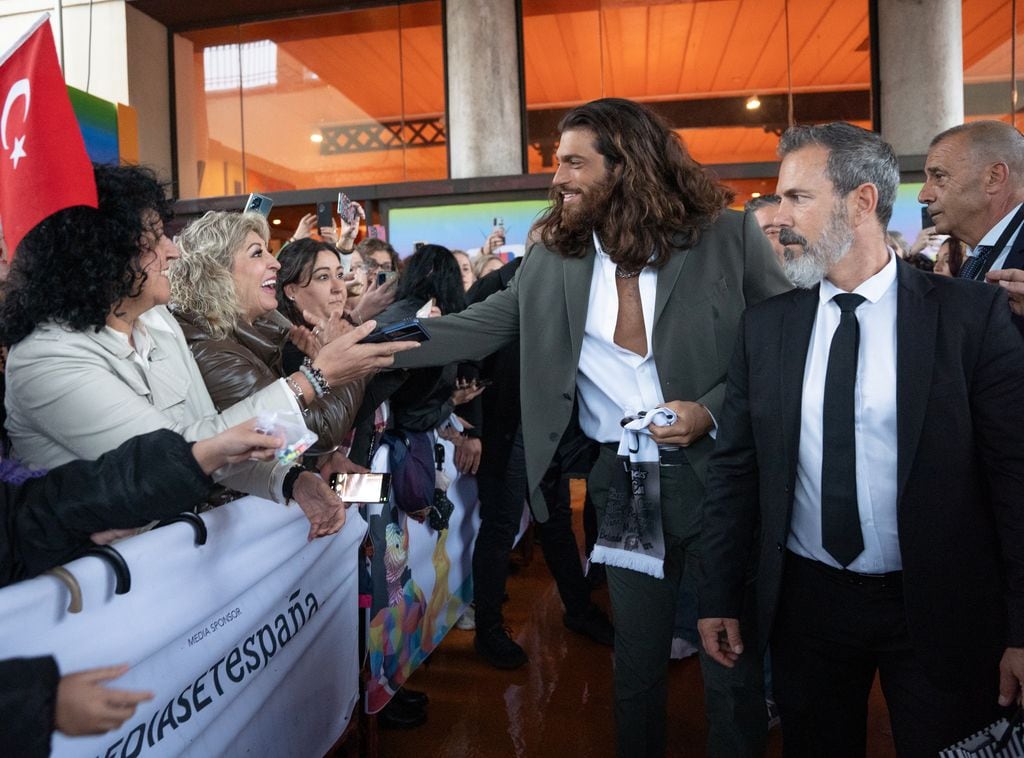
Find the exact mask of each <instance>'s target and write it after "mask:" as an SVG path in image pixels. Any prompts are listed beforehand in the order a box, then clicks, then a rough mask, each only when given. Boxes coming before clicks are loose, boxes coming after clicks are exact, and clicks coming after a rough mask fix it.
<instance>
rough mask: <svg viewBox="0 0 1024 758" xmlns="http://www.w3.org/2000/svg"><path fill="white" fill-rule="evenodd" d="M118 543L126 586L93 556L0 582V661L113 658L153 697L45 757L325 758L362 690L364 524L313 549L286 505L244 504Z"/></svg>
mask: <svg viewBox="0 0 1024 758" xmlns="http://www.w3.org/2000/svg"><path fill="white" fill-rule="evenodd" d="M202 518H203V520H204V521H205V522H206V524H207V527H208V530H209V539H208V541H207V543H206V544H205V545H203V546H198V547H197V546H195V545H194V542H193V537H194V533H193V530H192V527H191V526H189V525H187V524H173V525H171V526H167V527H164V528H162V529H158V530H154V531H151V532H146V533H145V534H141V535H138V536H136V537H133V538H131V539H129V540H125V541H123V542H120V543H118V544H117V545H116V549H117V550H118V551H119V552H120V553H121V554H122V555H123V556H124V558H125V561H126V562H127V564H128V566H129V568H130V569H131V582H132V586H131V591H130V592H128V593H127V594H124V595H115V594H114V576H113V572H112V570H111V569H110V568H109V567H108V565H107V564H106V563H105V562H103V561H101V560H100V559H98V558H94V557H86V558H81V559H79V560H77V561H75V562H73V563H70V564H68V566H67V568H68V569H69V570H70V571H71V573H72V574H74V576H75V577H76V578H77V579H78V582H79V584H80V585H81V587H82V596H83V606H84V607H83V610H82V612H81V613H77V614H71V613H68V612H67V610H66V607H67V604H68V591H67V589H66V588H65V587H64V585H63V584H62V583H61V582H59V581H58V580H57V579H55V578H54V577H51V576H42V577H39V578H36V579H33V580H31V581H27V582H21V583H19V584H15V585H13V586H11V587H8V588H6V589H4V590H2V591H0V658H9V657H22V656H36V655H45V654H52V655H54V656H55V657H56V659H57V662H58V664H59V665H60V670H61V672H62V673H71V672H74V671H80V670H82V669H87V668H94V667H98V666H107V665H112V664H117V663H122V662H127V663H130V664H131V665H132V669H131V670H130V671H129V672H128V673H127V674H125V675H124V676H123V677H121V678H120V679H118V680H117V681H115V682H113V683H112V684H111V686H113V687H116V688H126V689H140V690H150V691H152V692H154V693H155V694H156V697H155V698H154V699H153V700H152V701H150V702H147V703H143V704H142V705H140V706H139V709H138V710H137V711H136V714H135V716H134V717H133V718H131V719H129V720H128V721H126V722H125V723H124V725H123V726H122V728H121V729H120V730H118V731H116V732H110V733H108V734H106V735H102V736H99V737H88V738H86V737H77V738H67V737H64V736H62V735H55V736H54V740H53V754H54V755H55V756H90V757H91V756H125V757H128V756H140V755H144V756H171V755H182V754H184V755H195V756H218V755H246V754H251V755H281V756H317V757H318V756H322V755H324V753H326V752H327V750H328V749H329V748H330V747H331V745H332V744H333V743H334V742H335V741H336V739H337V738H338V737H339V736H340V735H341V733H342V731H343V730H344V729H345V726H346V724H347V723H348V720H349V718H350V717H351V714H352V709H353V707H354V705H355V703H356V701H357V699H358V683H359V670H358V669H359V661H358V610H357V605H358V599H357V594H358V587H357V584H358V582H357V576H356V566H357V554H358V553H357V546H358V545H359V543H360V541H361V540H362V538H363V536H364V534H365V533H366V522H365V521H364V520H363V519H362V518H361V517H360V515H359V513H358V511H357V509H355V508H351V509H349V511H348V519H347V522H346V525H345V528H344V529H343V530H342V531H341V532H340V533H339V534H337V535H334V536H333V537H327V538H322V539H318V540H315V541H313V542H312V543H307V541H306V534H307V532H308V528H309V525H308V523H307V521H306V519H305V517H304V516H303V515H302V512H301V511H300V510H299V509H298V508H297V507H296V506H292V507H290V508H285V507H284V506H281V505H278V504H275V503H271V502H269V501H266V500H260V499H257V498H252V497H247V498H243V499H241V500H237V501H235V502H233V503H229V504H228V505H225V506H222V507H220V508H217V509H215V510H213V511H210V512H208V513H205V514H203V517H202Z"/></svg>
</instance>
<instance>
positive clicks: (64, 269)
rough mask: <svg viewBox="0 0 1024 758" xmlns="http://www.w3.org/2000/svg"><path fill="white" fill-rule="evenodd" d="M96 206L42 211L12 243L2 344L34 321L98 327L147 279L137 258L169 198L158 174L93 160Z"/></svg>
mask: <svg viewBox="0 0 1024 758" xmlns="http://www.w3.org/2000/svg"><path fill="white" fill-rule="evenodd" d="M93 173H94V174H95V177H96V190H97V194H98V199H99V207H97V208H88V207H86V206H74V207H72V208H65V209H64V210H61V211H57V212H56V213H54V214H52V215H50V216H47V217H46V218H45V219H43V220H42V221H41V222H40V223H39V224H38V225H36V226H35V227H33V228H32V230H31V231H29V233H28V234H26V235H25V237H24V239H22V241H21V244H19V245H18V249H17V255H16V256H15V259H14V263H13V264H12V265H11V271H10V275H9V277H8V279H7V281H6V282H5V283H4V285H3V289H2V290H0V293H2V294H0V297H2V303H0V343H2V344H4V345H14V344H17V343H18V342H20V341H21V340H23V339H24V338H25V337H27V336H28V335H29V334H31V333H32V331H33V330H34V329H35V328H36V327H37V326H38V325H40V324H43V323H45V322H48V321H54V322H57V323H59V324H61V325H63V326H65V327H67V328H69V329H73V330H75V331H85V330H86V329H94V330H95V331H99V330H100V329H102V328H103V326H104V325H105V324H106V321H107V315H108V314H109V313H110V311H111V309H112V308H113V307H114V306H115V305H116V304H117V303H120V302H122V301H123V300H127V299H129V298H132V297H137V296H138V295H139V294H140V293H141V292H142V287H143V285H144V284H145V282H146V274H145V273H143V271H142V267H141V266H140V265H139V259H140V257H141V256H142V255H143V253H145V252H147V250H148V246H149V245H151V244H152V243H153V241H154V240H155V236H154V235H155V234H156V231H157V229H156V226H157V225H156V222H155V220H156V219H157V218H159V219H160V221H162V222H166V221H169V220H170V219H171V218H172V216H173V213H172V211H171V202H170V200H168V198H167V195H166V193H165V185H163V184H161V183H160V181H159V180H158V179H157V177H156V174H155V173H153V171H151V170H149V169H148V168H143V167H141V166H109V165H104V164H95V165H93Z"/></svg>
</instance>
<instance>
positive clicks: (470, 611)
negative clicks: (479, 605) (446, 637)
mask: <svg viewBox="0 0 1024 758" xmlns="http://www.w3.org/2000/svg"><path fill="white" fill-rule="evenodd" d="M455 628H456V629H462V630H464V631H467V632H472V631H473V630H474V629H476V610H475V609H474V608H473V605H472V604H470V605H467V606H466V610H465V611H464V612H463V614H462V615H461V616H459V620H458V621H456V622H455Z"/></svg>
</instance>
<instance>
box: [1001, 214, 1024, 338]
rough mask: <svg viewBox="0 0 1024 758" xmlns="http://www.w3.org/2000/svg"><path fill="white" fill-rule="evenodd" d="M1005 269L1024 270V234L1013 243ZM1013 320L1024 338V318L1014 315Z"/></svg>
mask: <svg viewBox="0 0 1024 758" xmlns="http://www.w3.org/2000/svg"><path fill="white" fill-rule="evenodd" d="M1003 268H1019V269H1024V234H1018V235H1017V239H1015V240H1014V241H1013V247H1012V248H1010V253H1009V255H1007V256H1006V260H1005V261H1004V262H1003ZM1011 318H1012V319H1013V323H1014V324H1015V325H1016V326H1017V329H1018V330H1019V331H1020V333H1021V335H1022V336H1024V317H1022V316H1018V315H1017V314H1016V313H1014V314H1012V315H1011Z"/></svg>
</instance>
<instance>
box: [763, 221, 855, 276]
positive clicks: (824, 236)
mask: <svg viewBox="0 0 1024 758" xmlns="http://www.w3.org/2000/svg"><path fill="white" fill-rule="evenodd" d="M779 242H780V243H782V244H783V245H784V246H785V247H786V251H785V260H784V261H783V263H782V269H783V271H785V272H786V276H788V277H789V280H790V281H791V282H793V286H795V287H799V288H800V289H805V290H806V289H810V288H811V287H813V286H814V285H816V284H817V283H818V282H820V281H821V280H822V279H824V278H825V276H826V275H827V274H828V272H829V271H830V270H831V269H832V267H833V266H835V265H836V264H837V263H839V261H841V260H842V259H843V256H845V255H846V254H847V253H848V252H849V251H850V248H851V247H852V246H853V227H851V226H850V225H849V223H847V221H846V217H845V215H844V206H843V204H842V203H841V202H840V201H837V202H836V204H835V206H833V208H832V213H831V214H830V215H829V219H828V225H827V226H826V227H825V228H824V229H823V230H822V232H821V236H820V237H819V238H818V241H817V242H816V243H814V244H813V245H809V244H808V243H807V239H806V238H804V237H802V236H800V235H799V234H797V233H796V232H794V231H793V230H792V229H790V228H789V227H783V228H782V229H780V230H779ZM790 245H800V246H802V247H803V252H802V253H799V254H794V253H792V252H791V251H790V247H789V246H790Z"/></svg>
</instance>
